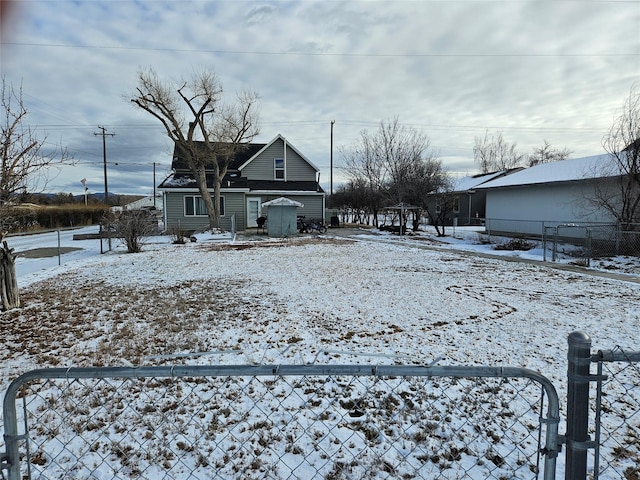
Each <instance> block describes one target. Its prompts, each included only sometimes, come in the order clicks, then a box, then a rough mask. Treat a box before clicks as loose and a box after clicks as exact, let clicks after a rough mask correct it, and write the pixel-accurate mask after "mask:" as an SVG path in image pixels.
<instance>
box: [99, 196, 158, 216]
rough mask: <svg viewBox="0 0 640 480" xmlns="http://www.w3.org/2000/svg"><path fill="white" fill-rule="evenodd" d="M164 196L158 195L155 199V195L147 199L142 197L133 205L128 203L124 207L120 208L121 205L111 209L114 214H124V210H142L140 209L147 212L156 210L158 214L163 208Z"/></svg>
mask: <svg viewBox="0 0 640 480" xmlns="http://www.w3.org/2000/svg"><path fill="white" fill-rule="evenodd" d="M162 200H163V199H162V194H159V193H158V194H156V196H155V198H154V196H153V195H149V196H147V197H142V198H141V199H139V200H136V201H135V202H131V203H127V204H126V205H124V206H120V205H116V206H114V207H111V211H112V212H122V211H124V210H140V209H145V210H156V211H158V212H161V211H162V209H163V207H162Z"/></svg>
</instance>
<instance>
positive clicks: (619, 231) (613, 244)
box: [484, 218, 640, 266]
mask: <svg viewBox="0 0 640 480" xmlns="http://www.w3.org/2000/svg"><path fill="white" fill-rule="evenodd" d="M485 227H486V233H485V234H484V235H485V236H486V239H487V241H488V242H489V243H497V244H500V242H507V241H508V239H513V238H519V239H529V240H531V241H533V242H535V241H539V240H541V241H542V248H543V250H544V259H545V261H552V262H555V261H559V260H561V259H565V260H566V259H568V260H569V261H571V262H573V263H576V264H581V265H584V266H589V265H590V263H591V261H592V260H594V259H598V258H606V257H617V256H631V257H638V256H640V224H628V225H619V224H609V223H571V222H565V223H563V222H547V221H535V220H506V219H496V218H487V219H486V224H485Z"/></svg>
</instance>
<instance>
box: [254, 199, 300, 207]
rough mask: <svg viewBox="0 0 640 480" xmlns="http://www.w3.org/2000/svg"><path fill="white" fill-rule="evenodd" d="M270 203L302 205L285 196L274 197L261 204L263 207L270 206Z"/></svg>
mask: <svg viewBox="0 0 640 480" xmlns="http://www.w3.org/2000/svg"><path fill="white" fill-rule="evenodd" d="M272 205H284V206H289V207H304V204H302V203H300V202H296V201H295V200H291V199H290V198H287V197H280V198H276V199H275V200H271V201H269V202H265V203H263V204H262V206H263V207H270V206H272Z"/></svg>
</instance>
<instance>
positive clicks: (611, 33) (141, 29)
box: [0, 0, 640, 194]
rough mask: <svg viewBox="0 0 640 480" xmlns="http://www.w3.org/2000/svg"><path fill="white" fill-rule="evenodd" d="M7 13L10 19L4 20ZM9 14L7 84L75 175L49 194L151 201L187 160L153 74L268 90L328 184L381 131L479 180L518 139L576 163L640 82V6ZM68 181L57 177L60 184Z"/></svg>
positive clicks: (207, 4)
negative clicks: (141, 100) (162, 118)
mask: <svg viewBox="0 0 640 480" xmlns="http://www.w3.org/2000/svg"><path fill="white" fill-rule="evenodd" d="M5 7H6V5H5ZM13 7H14V8H12V9H10V10H7V8H3V12H4V13H3V18H2V29H1V31H2V46H1V51H0V54H1V60H0V61H1V69H2V75H4V76H5V78H6V80H7V82H9V83H12V84H13V85H14V87H16V86H19V85H20V84H21V83H22V88H23V97H24V100H25V103H26V106H27V108H28V109H29V112H30V113H29V116H28V117H27V123H28V124H29V125H30V126H31V127H32V128H36V131H37V132H38V135H40V136H41V137H42V136H44V135H47V138H48V142H49V143H50V144H55V143H60V144H62V145H64V146H66V147H67V148H68V150H69V152H70V153H71V154H72V155H73V156H74V158H75V160H76V162H77V165H76V166H75V167H72V168H71V167H69V168H65V169H64V170H62V171H61V172H59V174H58V175H57V177H55V178H51V179H50V182H49V185H48V186H47V191H50V192H65V193H69V192H73V193H82V191H83V187H82V185H81V183H80V180H81V179H83V178H86V179H87V182H88V187H89V191H90V192H102V191H103V190H104V176H103V151H102V138H101V137H100V136H96V135H94V134H95V133H99V132H100V130H99V128H98V126H104V127H105V128H106V129H107V133H113V134H115V136H113V137H111V136H108V137H107V138H106V144H107V161H108V184H109V191H110V192H114V193H121V194H124V193H129V194H150V193H152V192H153V171H154V162H155V163H156V167H155V168H156V184H158V183H160V181H162V179H163V178H164V176H165V175H166V174H167V173H168V170H169V167H170V163H171V145H170V144H169V141H168V137H167V136H166V134H165V133H164V130H163V129H162V127H161V126H160V124H159V123H157V121H155V119H153V118H152V117H151V116H150V115H149V114H146V113H145V112H142V111H139V110H136V109H135V108H134V106H133V104H131V102H129V101H128V99H129V98H131V92H132V91H133V90H134V89H135V86H136V74H137V72H138V71H139V70H140V69H145V68H148V67H152V68H153V69H155V70H156V72H157V73H158V74H159V76H161V77H162V78H164V79H167V80H169V79H180V78H181V77H185V76H189V75H190V74H191V73H192V72H193V71H195V70H201V69H209V70H213V71H215V72H216V73H217V74H218V76H219V78H220V80H221V82H222V84H223V87H224V90H225V94H226V95H230V96H233V95H234V94H235V92H237V91H239V90H241V89H249V90H254V91H257V92H259V94H260V97H261V101H260V110H261V132H262V133H261V135H260V137H259V138H258V139H257V141H261V142H268V141H270V140H271V139H273V138H274V137H275V136H276V135H277V134H282V135H283V136H284V137H286V138H287V140H288V141H289V142H290V143H292V144H293V145H294V146H295V147H296V148H298V149H299V150H300V151H301V152H302V153H303V154H305V155H306V156H307V157H308V158H309V159H310V160H311V161H312V162H313V163H314V164H315V165H316V166H318V167H319V168H320V169H321V183H323V185H327V184H328V181H329V177H330V154H331V148H330V140H331V121H332V120H335V125H334V136H333V138H334V149H333V151H334V167H335V168H334V186H335V185H336V184H337V183H338V182H339V179H340V175H341V174H340V171H339V168H338V167H339V166H340V164H341V155H340V147H346V146H348V145H350V144H353V143H354V142H356V141H357V140H358V138H359V135H360V132H361V131H362V130H364V129H366V130H369V131H370V132H373V131H375V130H376V129H377V128H378V126H379V124H380V122H381V121H388V120H390V119H392V118H393V117H396V116H397V117H398V119H399V121H400V123H402V124H404V125H408V126H411V127H414V128H416V129H418V130H420V131H422V132H424V133H425V134H426V135H427V136H428V137H429V139H430V140H431V145H432V146H433V148H434V149H435V151H436V152H437V154H438V155H439V157H440V158H441V160H442V162H443V164H444V166H445V168H447V169H448V170H450V171H451V172H453V173H455V174H456V175H466V174H474V173H477V169H476V166H475V165H474V162H473V145H474V138H475V137H478V136H483V135H484V132H485V131H486V130H487V129H488V130H489V132H490V133H495V132H499V131H501V132H503V135H504V137H505V139H506V140H507V141H508V142H517V144H518V149H519V150H520V151H522V152H524V153H527V154H528V153H531V152H532V148H533V147H535V146H539V145H541V144H542V143H543V142H544V140H547V141H549V142H550V143H551V144H552V145H553V146H555V147H558V148H565V147H566V148H569V149H570V150H572V151H573V152H574V153H573V156H574V157H579V156H587V155H593V154H599V153H602V147H601V140H602V137H603V135H604V134H605V133H606V131H607V129H608V128H609V127H610V125H611V124H612V121H613V119H614V117H615V116H616V114H617V113H619V111H620V108H621V106H622V103H623V102H624V100H625V99H626V98H627V97H628V95H629V91H630V88H631V86H632V85H633V83H634V82H638V81H639V80H640V0H634V1H613V0H611V1H591V0H584V1H581V0H570V1H563V0H551V1H545V0H505V1H501V0H442V1H437V0H435V1H428V0H425V1H346V2H342V1H331V0H329V1H326V0H325V1H318V2H315V1H297V2H284V1H271V2H269V1H207V0H202V1H193V2H192V1H176V0H172V1H162V0H160V1H155V0H153V1H151V0H139V1H107V0H105V1H99V0H95V1H66V0H53V1H21V2H17V3H14V4H13ZM52 173H55V172H52Z"/></svg>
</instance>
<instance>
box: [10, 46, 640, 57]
mask: <svg viewBox="0 0 640 480" xmlns="http://www.w3.org/2000/svg"><path fill="white" fill-rule="evenodd" d="M1 45H11V46H17V47H48V48H87V49H96V50H131V51H152V52H176V53H213V54H218V55H260V56H291V57H296V56H297V57H346V58H352V57H362V58H520V57H522V58H527V57H528V58H594V57H602V58H615V57H640V53H638V52H628V53H626V52H625V53H354V52H347V53H344V52H343V53H339V52H336V53H332V52H282V51H280V52H270V51H261V50H207V49H199V48H166V47H163V48H159V47H153V48H151V47H123V46H113V45H79V44H64V43H26V42H2V43H1Z"/></svg>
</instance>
